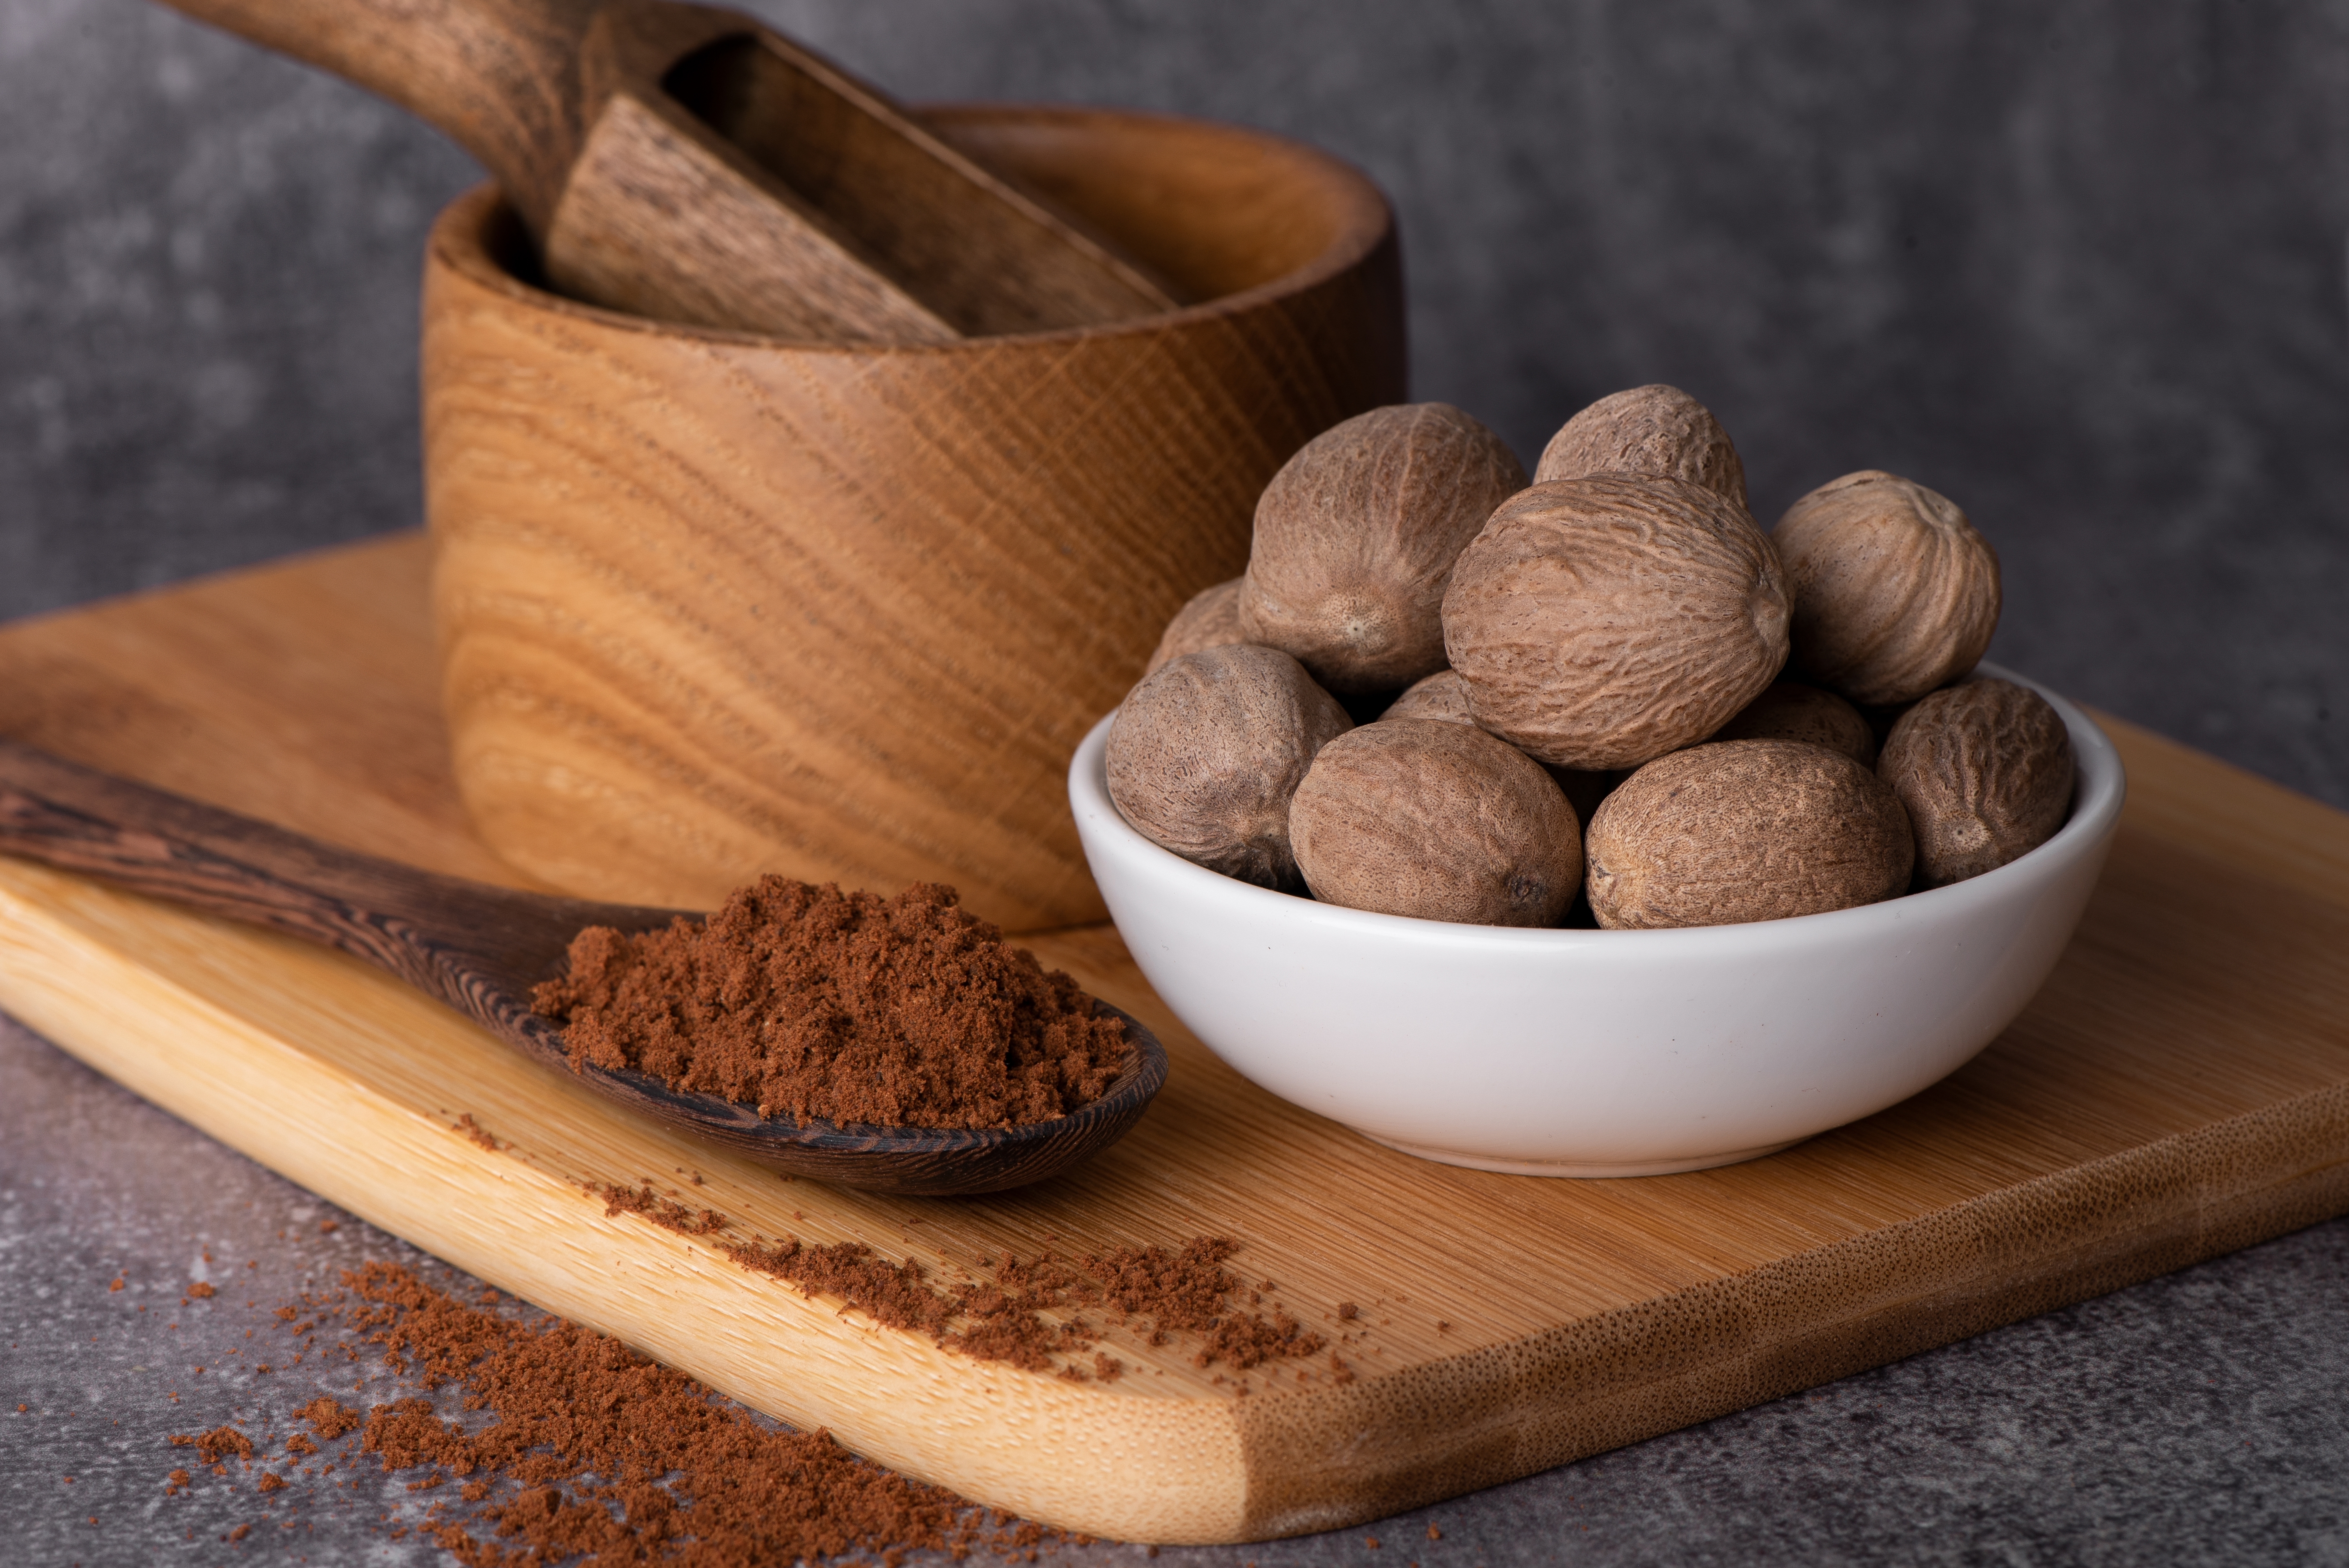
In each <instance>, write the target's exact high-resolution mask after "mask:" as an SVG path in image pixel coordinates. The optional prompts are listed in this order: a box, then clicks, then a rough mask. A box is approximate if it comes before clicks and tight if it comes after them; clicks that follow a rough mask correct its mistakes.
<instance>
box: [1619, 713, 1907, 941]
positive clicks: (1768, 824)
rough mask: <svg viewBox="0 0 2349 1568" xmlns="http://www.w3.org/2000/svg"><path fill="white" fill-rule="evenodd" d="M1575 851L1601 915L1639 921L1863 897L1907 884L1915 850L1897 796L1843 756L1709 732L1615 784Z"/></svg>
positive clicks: (1772, 916) (1828, 904)
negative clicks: (1709, 736)
mask: <svg viewBox="0 0 2349 1568" xmlns="http://www.w3.org/2000/svg"><path fill="white" fill-rule="evenodd" d="M1584 853H1585V856H1586V857H1587V871H1586V879H1585V885H1586V887H1587V888H1588V891H1589V894H1590V909H1591V912H1592V913H1593V914H1594V915H1596V916H1597V917H1598V919H1599V924H1600V925H1602V926H1605V927H1609V928H1610V929H1619V928H1634V929H1648V928H1656V927H1673V926H1725V925H1738V924H1742V923H1744V922H1746V921H1750V920H1777V919H1787V918H1788V917H1791V916H1795V915H1815V914H1819V913H1822V912H1824V911H1826V910H1828V909H1851V908H1853V907H1855V906H1857V905H1860V904H1872V903H1875V902H1877V901H1878V900H1879V899H1883V898H1892V897H1893V896H1895V895H1896V894H1899V893H1900V892H1901V891H1903V890H1904V889H1905V888H1907V887H1908V885H1909V867H1910V863H1911V860H1912V857H1913V856H1914V854H1915V847H1914V845H1913V844H1912V842H1911V840H1910V836H1909V816H1908V814H1907V813H1906V812H1905V811H1903V810H1902V809H1901V805H1900V802H1899V798H1898V797H1896V796H1895V795H1894V794H1893V793H1892V791H1891V790H1890V788H1889V787H1888V786H1887V785H1886V784H1884V782H1883V781H1882V780H1880V779H1878V777H1877V776H1876V775H1875V774H1871V773H1869V772H1868V770H1867V769H1866V768H1864V767H1861V766H1860V765H1859V764H1858V763H1856V762H1853V761H1852V760H1851V759H1850V758H1849V757H1847V756H1845V755H1843V754H1842V753H1839V752H1831V751H1828V750H1827V749H1826V748H1825V747H1824V746H1813V745H1807V744H1805V743H1804V742H1799V741H1716V742H1712V743H1710V744H1707V745H1702V746H1692V747H1691V748H1690V749H1689V750H1687V751H1684V752H1674V753H1672V754H1671V755H1670V756H1668V757H1660V758H1658V759H1657V760H1656V761H1654V762H1652V763H1649V764H1648V765H1647V766H1646V767H1643V768H1641V769H1640V771H1639V772H1638V773H1635V774H1632V775H1631V776H1630V778H1629V779H1627V780H1625V781H1624V782H1623V784H1621V785H1620V786H1619V788H1617V790H1616V791H1615V793H1614V794H1610V795H1609V796H1608V797H1607V800H1606V802H1605V804H1603V805H1600V806H1599V810H1598V813H1597V814H1596V815H1594V816H1592V818H1591V821H1590V831H1589V833H1588V836H1587V837H1586V840H1585V844H1584Z"/></svg>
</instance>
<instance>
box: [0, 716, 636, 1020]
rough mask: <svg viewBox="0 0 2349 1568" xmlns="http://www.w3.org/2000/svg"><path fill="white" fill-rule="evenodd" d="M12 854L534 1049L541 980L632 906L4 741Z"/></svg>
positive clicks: (5, 822)
mask: <svg viewBox="0 0 2349 1568" xmlns="http://www.w3.org/2000/svg"><path fill="white" fill-rule="evenodd" d="M0 852H5V853H6V854H10V855H19V856H23V857H26V859H30V860H37V861H39V862H41V863H42V864H44V865H47V866H54V867H58V868H59V869H61V870H67V871H75V872H79V873H81V874H83V875H85V876H90V877H99V878H101V879H103V880H105V881H108V882H111V883H114V884H115V885H117V886H119V887H122V888H129V889H130V890H131V891H133V892H138V893H144V894H148V895H150V896H151V897H154V898H164V899H168V900H170V901H171V902H173V903H177V904H183V905H187V906H189V907H191V908H194V909H203V910H207V911H209V912H211V913H212V914H216V915H224V916H227V917H228V918H229V919H235V920H242V921H245V922H247V923H249V924H252V925H257V926H265V927H267V928H268V929H272V930H275V931H281V932H284V933H285V934H286V935H288V936H295V937H300V938H302V939H304V940H308V941H313V942H317V943H320V944H322V945H324V946H326V947H330V948H336V949H339V950H342V951H344V952H347V953H349V954H351V955H352V956H353V957H355V958H358V959H363V960H365V961H367V962H368V963H371V964H373V965H375V966H376V967H378V968H379V969H383V970H386V971H389V972H391V973H392V974H394V975H397V976H398V977H399V978H400V979H401V980H404V981H407V982H408V983H409V984H410V985H413V986H415V987H417V988H418V989H419V990H421V991H423V992H426V993H427V994H429V995H431V996H435V997H438V998H439V999H440V1000H441V1001H443V1002H448V1003H449V1004H450V1005H451V1006H453V1007H455V1008H457V1009H458V1010H459V1011H460V1012H465V1013H467V1014H468V1015H470V1016H471V1017H473V1018H475V1019H476V1020H478V1021H480V1022H481V1023H484V1024H487V1025H488V1026H490V1027H491V1028H492V1029H494V1030H496V1031H497V1032H499V1033H502V1034H505V1035H506V1036H507V1037H509V1038H514V1039H521V1038H522V1037H523V1036H524V1035H529V1036H532V1037H533V1038H531V1039H529V1040H525V1041H523V1043H524V1044H530V1045H532V1046H533V1048H536V1047H537V1045H538V1044H540V1043H539V1042H538V1041H537V1040H536V1039H535V1036H536V1035H537V1034H539V1033H541V1031H539V1030H538V1029H536V1028H534V1027H533V1021H531V1020H530V1019H529V1017H528V1001H529V998H528V992H529V987H530V984H531V982H532V981H534V980H536V979H538V978H540V977H541V976H542V975H543V972H544V971H546V969H547V968H548V967H549V966H550V965H551V964H552V963H553V962H554V959H555V958H556V957H558V956H559V955H560V954H561V953H562V951H563V950H564V945H565V944H566V943H567V942H568V940H569V939H570V937H571V936H572V935H574V934H575V933H576V932H577V931H578V930H579V929H580V928H581V927H582V926H585V925H591V924H596V923H599V922H600V923H610V920H611V919H612V918H613V917H614V916H622V917H625V916H626V915H627V914H628V913H630V911H625V910H615V909H612V908H610V907H609V906H605V905H596V904H586V903H581V902H578V901H576V900H572V899H566V898H547V897H544V896H543V895H539V894H533V893H525V892H521V891H517V890H514V889H512V888H494V887H491V886H489V885H488V884H485V883H479V882H468V881H463V880H460V879H459V878H457V877H441V876H437V875H435V874H433V873H432V872H429V871H424V870H420V869H419V868H417V867H412V866H403V865H400V864H399V863H398V862H396V861H390V860H381V859H378V858H377V857H374V856H370V855H362V854H359V853H358V852H357V851H355V850H349V849H341V848H337V847H336V846H333V845H330V844H322V843H320V842H319V841H318V840H316V839H314V838H306V837H305V836H302V835H300V834H298V833H292V832H288V831H287V830H286V829H285V828H282V827H276V826H271V825H270V824H268V823H265V822H258V821H255V820H254V819H253V818H252V817H248V816H240V815H237V814H235V813H234V812H230V811H222V810H221V809H220V808H218V807H217V806H210V805H203V804H202V803H201V802H197V801H192V800H189V799H187V798H186V797H185V796H182V795H176V794H170V793H168V792H166V791H163V790H158V789H150V788H149V787H148V786H146V785H145V784H134V783H132V782H131V781H129V780H128V779H123V778H118V777H116V776H114V775H113V774H105V773H100V772H98V771H97V770H95V769H92V768H85V767H82V766H81V765H79V764H78V763H69V762H67V761H66V760H64V759H63V758H61V757H56V756H52V755H50V754H49V753H46V752H42V751H38V750H36V749H35V748H33V747H31V746H26V745H22V744H19V743H17V742H13V741H5V740H0ZM636 923H638V924H641V923H642V922H641V921H639V922H636Z"/></svg>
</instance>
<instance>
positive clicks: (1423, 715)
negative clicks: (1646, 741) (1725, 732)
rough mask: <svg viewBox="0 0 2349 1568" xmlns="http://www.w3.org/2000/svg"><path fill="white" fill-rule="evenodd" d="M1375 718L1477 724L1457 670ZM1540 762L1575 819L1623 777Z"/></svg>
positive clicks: (1582, 818) (1584, 818)
mask: <svg viewBox="0 0 2349 1568" xmlns="http://www.w3.org/2000/svg"><path fill="white" fill-rule="evenodd" d="M1379 718H1380V720H1381V722H1383V721H1385V720H1388V719H1434V720H1437V721H1440V722H1443V723H1446V724H1466V725H1468V726H1469V727H1470V728H1472V729H1474V728H1476V727H1477V726H1476V715H1475V713H1473V712H1471V711H1469V708H1468V683H1467V682H1466V681H1465V680H1462V679H1461V678H1460V671H1458V670H1437V671H1436V672H1435V673H1434V674H1433V675H1430V676H1427V677H1426V678H1424V679H1423V680H1416V681H1413V683H1412V687H1411V690H1409V691H1405V692H1404V693H1403V694H1402V696H1400V697H1398V698H1396V699H1395V700H1394V701H1393V703H1392V705H1390V706H1389V707H1388V709H1387V711H1385V712H1383V713H1381V714H1380V715H1379ZM1871 760H1873V759H1872V758H1871ZM1541 766H1542V768H1543V769H1544V771H1546V772H1547V774H1549V776H1550V777H1551V778H1553V779H1555V780H1557V787H1558V788H1560V789H1562V790H1564V791H1565V792H1566V799H1567V804H1568V805H1571V806H1573V807H1574V817H1575V820H1576V821H1577V822H1588V821H1589V820H1590V814H1591V813H1592V812H1594V811H1597V810H1598V809H1599V802H1600V801H1602V800H1605V799H1606V798H1607V792H1608V791H1609V790H1610V789H1613V788H1614V787H1615V786H1616V785H1617V784H1620V783H1622V782H1623V777H1624V775H1623V774H1619V773H1586V772H1584V771H1583V770H1582V769H1580V768H1561V767H1553V766H1552V765H1551V764H1549V763H1542V764H1541Z"/></svg>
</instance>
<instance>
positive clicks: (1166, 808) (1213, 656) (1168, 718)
mask: <svg viewBox="0 0 2349 1568" xmlns="http://www.w3.org/2000/svg"><path fill="white" fill-rule="evenodd" d="M1351 728H1353V721H1352V720H1350V719H1349V718H1347V717H1346V711H1345V710H1344V709H1343V708H1340V706H1338V701H1337V699H1336V698H1334V697H1331V696H1330V693H1328V692H1327V691H1322V690H1321V688H1319V686H1316V685H1315V684H1314V683H1313V678H1312V677H1311V676H1309V675H1308V674H1306V673H1305V667H1304V666H1303V665H1301V664H1299V663H1298V662H1297V660H1295V659H1291V658H1289V657H1288V655H1287V654H1285V653H1282V652H1281V651H1279V650H1278V649H1271V648H1257V647H1255V646H1253V645H1251V644H1248V643H1235V644H1232V645H1230V646H1228V647H1224V648H1210V649H1202V650H1201V651H1199V652H1197V653H1186V654H1184V655H1183V656H1182V657H1180V658H1178V659H1169V660H1168V661H1167V662H1166V664H1165V666H1164V668H1162V669H1161V670H1158V672H1157V673H1156V674H1154V675H1145V676H1143V678H1142V680H1141V681H1140V682H1139V683H1138V684H1136V685H1135V687H1134V688H1133V691H1129V692H1127V693H1126V695H1125V701H1123V703H1121V704H1120V705H1119V707H1118V710H1117V717H1116V718H1115V719H1114V720H1113V721H1112V722H1111V724H1110V727H1109V737H1108V742H1107V748H1108V754H1107V756H1106V758H1105V759H1104V761H1105V763H1106V767H1107V771H1108V774H1109V797H1110V799H1111V800H1112V801H1114V802H1116V803H1117V809H1118V810H1119V811H1120V812H1121V813H1123V815H1124V816H1125V819H1126V821H1128V822H1130V823H1132V824H1133V827H1134V830H1135V831H1136V832H1138V833H1140V834H1141V835H1142V836H1143V837H1144V838H1147V839H1149V840H1150V841H1151V842H1152V843H1154V844H1156V845H1158V846H1160V847H1162V848H1164V849H1171V850H1173V851H1174V853H1175V854H1177V855H1180V856H1181V857H1183V858H1184V859H1185V860H1191V861H1195V862H1197V863H1198V864H1199V865H1201V866H1205V867H1207V868H1208V869H1209V870H1211V871H1220V872H1222V873H1223V874H1224V875H1225V876H1226V877H1238V878H1239V879H1240V880H1241V881H1243V882H1254V883H1256V884H1257V886H1258V887H1262V888H1282V889H1284V890H1286V891H1289V892H1294V891H1296V890H1297V889H1298V888H1299V887H1300V886H1302V883H1301V880H1300V878H1299V876H1298V874H1297V857H1295V856H1294V855H1292V854H1291V853H1290V852H1289V847H1288V797H1289V796H1290V795H1292V794H1296V793H1297V784H1298V781H1299V780H1300V779H1302V778H1303V777H1304V776H1305V770H1306V769H1307V768H1308V767H1309V766H1311V765H1312V763H1313V757H1314V753H1317V752H1319V751H1320V749H1321V748H1322V747H1323V746H1324V745H1326V744H1328V743H1329V742H1330V740H1331V739H1333V738H1334V737H1336V736H1338V735H1341V734H1343V733H1345V732H1347V731H1348V730H1350V729H1351Z"/></svg>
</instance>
